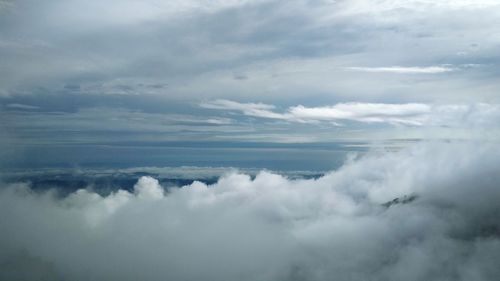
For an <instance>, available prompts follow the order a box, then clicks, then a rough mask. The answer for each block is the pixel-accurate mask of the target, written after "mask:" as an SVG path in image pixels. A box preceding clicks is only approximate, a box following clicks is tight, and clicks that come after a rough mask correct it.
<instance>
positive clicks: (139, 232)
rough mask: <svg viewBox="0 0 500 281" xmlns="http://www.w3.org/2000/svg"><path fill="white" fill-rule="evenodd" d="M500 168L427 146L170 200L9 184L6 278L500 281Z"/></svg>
mask: <svg viewBox="0 0 500 281" xmlns="http://www.w3.org/2000/svg"><path fill="white" fill-rule="evenodd" d="M499 164H500V154H499V152H498V149H497V145H496V144H494V143H487V142H482V143H466V142H451V143H421V144H419V145H417V146H414V147H411V148H408V149H404V150H400V151H397V152H384V153H380V152H377V151H374V152H373V153H371V154H369V155H367V156H365V157H363V158H361V159H357V160H350V161H348V162H347V163H346V165H345V166H343V167H342V168H340V169H339V170H337V171H333V172H330V173H328V174H327V175H325V176H323V177H321V178H318V179H311V180H305V179H299V180H290V179H287V178H285V177H282V176H280V175H277V174H272V173H269V172H261V173H259V174H257V175H256V176H255V178H252V177H250V176H247V175H245V174H239V173H234V172H233V173H228V174H226V175H225V176H223V177H221V178H220V179H219V181H218V182H217V183H216V184H214V185H210V186H207V185H205V184H204V183H201V182H195V183H193V184H191V185H188V186H184V187H182V188H180V189H177V190H170V191H169V193H167V194H164V191H163V190H162V188H161V186H159V184H158V182H157V181H156V180H155V179H153V178H150V177H143V178H141V179H140V180H139V182H138V183H137V185H136V187H135V191H134V193H129V192H127V191H123V190H121V191H118V192H115V193H112V194H110V195H108V196H105V197H103V196H100V195H98V194H95V193H93V192H91V191H86V190H80V191H78V192H75V193H73V194H70V195H69V196H67V197H65V198H58V197H56V196H54V194H53V193H51V192H46V193H36V192H33V191H31V190H30V189H29V187H28V186H27V185H26V184H22V183H19V184H13V185H9V186H4V187H3V188H2V189H1V190H0V221H1V222H2V223H1V224H0V230H1V232H0V233H1V234H0V235H1V238H2V239H0V265H2V266H0V276H1V277H2V279H6V280H22V279H20V278H21V277H23V275H25V273H26V272H31V273H32V275H35V276H29V277H26V279H27V280H29V279H30V278H31V280H32V279H37V280H40V278H44V277H46V278H51V280H53V279H57V278H59V279H64V280H89V279H94V280H138V279H147V280H165V279H169V280H180V279H182V280H199V279H200V278H202V279H204V280H235V279H238V280H318V281H320V280H331V277H332V276H335V279H336V280H340V281H342V280H368V279H369V280H403V279H404V280H415V281H416V280H485V281H489V280H496V278H497V276H498V274H500V272H499V269H498V266H497V262H498V260H499V259H500V256H499V253H500V232H499V231H498V230H499V229H500V221H499V219H498V216H497V214H498V212H499V211H500V209H499V207H498V204H497V203H498V200H500V189H499V188H498V185H497V183H498V181H499V180H500V177H499V175H498V172H497V170H498V169H497V168H498V165H499ZM405 196H406V197H405ZM408 196H411V197H414V198H416V199H413V200H405V198H409V197H408ZM395 198H401V200H396V201H394V200H393V199H395ZM387 202H399V203H397V204H384V203H387ZM7 264H8V265H9V266H4V265H7ZM47 276H48V277H47ZM42 280H43V279H42Z"/></svg>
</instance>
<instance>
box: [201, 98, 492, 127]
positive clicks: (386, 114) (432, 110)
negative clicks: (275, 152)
mask: <svg viewBox="0 0 500 281" xmlns="http://www.w3.org/2000/svg"><path fill="white" fill-rule="evenodd" d="M201 106H202V107H204V108H211V109H219V110H227V111H235V112H241V113H242V114H243V115H246V116H252V117H260V118H269V119H280V120H287V121H291V122H302V123H315V122H316V123H317V122H321V121H329V122H333V123H334V124H337V125H339V123H337V122H341V121H357V122H362V123H389V124H401V125H409V126H423V125H431V126H459V125H464V124H465V123H474V124H479V123H481V124H483V125H484V124H486V123H488V124H493V123H495V122H496V121H497V120H500V106H499V105H497V104H484V103H480V104H473V105H455V104H449V105H431V104H423V103H403V104H389V103H361V102H352V103H338V104H335V105H332V106H320V107H306V106H303V105H297V106H292V107H288V108H287V109H286V110H285V111H283V112H281V113H280V112H276V111H274V110H276V106H274V105H270V104H263V103H239V102H235V101H228V100H216V101H212V102H205V103H202V104H201Z"/></svg>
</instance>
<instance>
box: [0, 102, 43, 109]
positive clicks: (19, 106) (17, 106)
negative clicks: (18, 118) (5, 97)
mask: <svg viewBox="0 0 500 281" xmlns="http://www.w3.org/2000/svg"><path fill="white" fill-rule="evenodd" d="M5 107H7V108H10V109H20V110H33V109H39V108H40V107H39V106H34V105H28V104H21V103H9V104H7V105H5Z"/></svg>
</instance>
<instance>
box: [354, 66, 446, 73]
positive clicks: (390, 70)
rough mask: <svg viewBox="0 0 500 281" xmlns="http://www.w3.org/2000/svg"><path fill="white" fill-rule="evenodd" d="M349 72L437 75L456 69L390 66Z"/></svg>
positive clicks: (358, 68) (363, 68)
mask: <svg viewBox="0 0 500 281" xmlns="http://www.w3.org/2000/svg"><path fill="white" fill-rule="evenodd" d="M346 69H348V70H353V71H362V72H376V73H401V74H436V73H445V72H451V71H454V70H455V69H454V68H451V67H446V66H427V67H420V66H388V67H362V66H352V67H347V68H346Z"/></svg>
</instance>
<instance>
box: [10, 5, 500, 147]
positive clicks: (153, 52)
mask: <svg viewBox="0 0 500 281" xmlns="http://www.w3.org/2000/svg"><path fill="white" fill-rule="evenodd" d="M498 26H500V3H499V2H498V1H493V0H476V1H471V0H453V1H451V0H442V1H429V0H405V1H394V0H391V1H389V0H378V1H368V0H350V1H342V0H338V1H334V0H311V1H302V0H298V1H278V0H256V1H245V0H226V1H223V0H216V1H208V0H186V1H153V0H141V1H135V0H120V1H117V0H112V1H105V2H103V1H97V0H85V1H83V0H64V1H62V0H48V1H30V0H26V1H9V0H3V1H1V2H0V60H1V63H0V106H1V107H0V115H1V117H2V121H1V127H2V130H3V132H4V133H3V139H2V142H3V143H16V144H20V143H29V144H41V143H49V144H50V143H55V142H57V143H69V142H71V143H74V142H78V143H82V142H83V143H85V142H88V141H94V142H103V141H107V142H110V141H114V140H118V139H119V140H123V139H124V137H123V135H124V134H126V135H128V136H129V137H128V138H130V140H141V141H153V140H155V141H160V140H161V141H165V140H196V141H242V140H244V141H262V140H266V141H271V142H317V141H322V142H328V141H335V140H339V139H361V140H363V139H365V140H366V139H374V138H375V139H378V138H381V139H385V138H469V137H475V136H477V134H478V132H477V130H476V128H477V126H479V125H480V126H481V127H484V126H487V127H488V128H489V130H488V137H496V136H497V132H496V131H497V125H496V124H499V122H500V109H499V107H498V105H497V104H498V102H499V97H500V95H499V94H498V89H499V86H500V79H498V77H499V74H500V73H499V72H500V68H499V67H498V65H497V64H498V61H499V59H500V52H499V49H500V29H499V28H498ZM464 127H465V128H466V129H467V131H464ZM118 133H120V134H119V135H118ZM482 134H484V132H483V133H482ZM125 138H126V137H125Z"/></svg>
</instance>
